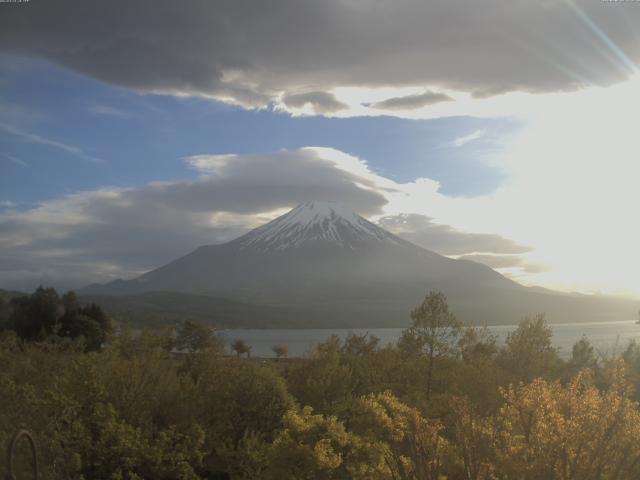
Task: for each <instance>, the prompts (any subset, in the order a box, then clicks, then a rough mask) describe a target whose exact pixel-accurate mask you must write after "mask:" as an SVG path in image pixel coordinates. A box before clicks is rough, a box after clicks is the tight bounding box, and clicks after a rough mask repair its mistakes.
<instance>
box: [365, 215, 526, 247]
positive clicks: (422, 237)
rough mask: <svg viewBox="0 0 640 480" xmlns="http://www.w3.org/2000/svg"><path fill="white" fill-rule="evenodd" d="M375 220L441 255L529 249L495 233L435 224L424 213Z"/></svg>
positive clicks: (383, 226)
mask: <svg viewBox="0 0 640 480" xmlns="http://www.w3.org/2000/svg"><path fill="white" fill-rule="evenodd" d="M378 223H379V224H380V226H381V227H382V228H386V229H387V230H389V231H391V232H393V233H395V234H397V235H398V236H400V237H402V238H404V239H406V240H408V241H410V242H413V243H415V244H416V245H420V246H422V247H424V248H427V249H429V250H433V251H434V252H437V253H440V254H442V255H464V254H470V253H473V252H485V253H497V254H521V253H525V252H528V251H530V250H531V249H530V248H528V247H525V246H522V245H518V244H517V243H515V242H514V241H513V240H509V239H507V238H504V237H501V236H499V235H493V234H486V233H466V232H460V231H458V230H456V229H454V228H453V227H451V226H449V225H439V224H435V223H433V222H432V219H431V218H429V217H426V216H424V215H418V214H403V215H394V216H388V217H383V218H381V219H380V220H379V221H378Z"/></svg>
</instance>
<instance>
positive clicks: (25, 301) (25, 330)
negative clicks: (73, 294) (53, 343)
mask: <svg viewBox="0 0 640 480" xmlns="http://www.w3.org/2000/svg"><path fill="white" fill-rule="evenodd" d="M11 307H12V313H11V317H10V319H9V323H10V324H11V326H12V328H13V329H14V330H15V332H16V334H17V335H18V336H19V337H20V338H22V339H23V340H43V339H44V338H46V337H47V336H48V335H53V334H56V333H57V332H58V330H59V328H60V318H61V317H62V315H63V313H64V311H63V310H62V308H61V305H60V298H59V297H58V293H57V292H56V291H55V290H54V289H53V288H44V287H42V286H39V287H38V288H37V289H36V291H35V292H33V294H31V295H25V296H20V297H14V298H12V299H11Z"/></svg>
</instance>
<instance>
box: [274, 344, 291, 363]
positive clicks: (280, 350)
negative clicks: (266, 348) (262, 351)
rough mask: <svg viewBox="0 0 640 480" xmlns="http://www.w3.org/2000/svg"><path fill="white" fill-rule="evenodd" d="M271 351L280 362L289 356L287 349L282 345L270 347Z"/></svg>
mask: <svg viewBox="0 0 640 480" xmlns="http://www.w3.org/2000/svg"><path fill="white" fill-rule="evenodd" d="M271 350H272V351H273V353H275V355H276V360H280V359H281V358H282V357H286V356H287V355H289V347H288V346H287V345H286V344H284V343H279V344H277V345H274V346H273V347H271Z"/></svg>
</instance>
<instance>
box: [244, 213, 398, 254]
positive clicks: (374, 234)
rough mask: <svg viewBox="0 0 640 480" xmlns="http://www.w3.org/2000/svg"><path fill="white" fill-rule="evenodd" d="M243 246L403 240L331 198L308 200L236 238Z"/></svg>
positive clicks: (272, 247)
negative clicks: (326, 199) (329, 200)
mask: <svg viewBox="0 0 640 480" xmlns="http://www.w3.org/2000/svg"><path fill="white" fill-rule="evenodd" d="M236 242H238V243H239V244H240V247H241V248H253V249H258V250H263V251H266V250H285V249H288V248H298V247H301V246H302V245H305V244H309V243H315V244H318V243H323V244H331V245H338V246H343V247H348V248H351V249H355V248H357V247H358V246H362V245H364V244H370V243H372V242H375V243H380V242H390V243H399V242H401V241H400V239H398V238H397V237H395V236H394V235H393V234H391V233H389V232H387V231H386V230H384V229H382V228H380V227H378V226H376V225H374V224H373V223H371V222H369V221H368V220H365V219H364V218H362V217H361V216H360V215H358V214H356V213H354V212H352V211H351V210H349V209H347V208H345V207H343V206H341V205H338V204H336V203H333V202H327V201H308V202H305V203H302V204H300V205H298V206H297V207H295V208H294V209H293V210H291V211H289V212H288V213H286V214H284V215H282V216H280V217H278V218H276V219H275V220H272V221H271V222H269V223H267V224H266V225H263V226H261V227H258V228H256V229H255V230H252V231H251V232H249V233H247V234H246V235H244V236H242V237H240V238H238V239H237V240H236Z"/></svg>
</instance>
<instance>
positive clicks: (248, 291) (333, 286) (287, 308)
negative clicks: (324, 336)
mask: <svg viewBox="0 0 640 480" xmlns="http://www.w3.org/2000/svg"><path fill="white" fill-rule="evenodd" d="M430 290H441V291H443V292H444V293H445V294H446V295H447V297H448V299H449V302H450V303H451V305H452V307H453V310H454V311H455V313H456V314H457V315H458V316H459V317H460V318H461V319H463V320H465V321H469V322H473V323H488V324H497V323H514V322H517V321H518V320H519V319H520V318H521V317H522V316H524V315H528V314H535V313H537V312H547V314H548V316H549V317H550V319H551V320H552V321H587V320H605V319H613V318H617V319H620V318H626V317H621V316H620V315H622V312H621V309H622V311H624V312H625V315H627V313H626V310H627V309H628V308H631V307H630V306H628V305H626V304H624V306H622V304H620V302H617V301H615V300H613V299H604V298H600V297H598V298H590V297H584V296H575V295H568V294H560V293H555V292H551V291H548V292H547V291H540V290H539V289H530V288H527V287H524V286H522V285H520V284H518V283H516V282H514V281H512V280H509V279H507V278H506V277H504V276H502V275H500V274H499V273H497V272H495V271H494V270H492V269H490V268H489V267H487V266H485V265H482V264H479V263H475V262H471V261H466V260H454V259H450V258H447V257H444V256H441V255H439V254H437V253H435V252H432V251H430V250H426V249H424V248H422V247H418V246H417V245H414V244H412V243H410V242H408V241H406V240H403V239H401V238H400V237H397V236H396V235H394V234H392V233H390V232H388V231H387V230H384V229H382V228H380V227H378V226H377V225H375V224H373V223H371V222H369V221H368V220H366V219H364V218H363V217H361V216H359V215H357V214H355V213H354V212H352V211H350V210H348V209H345V208H343V207H341V206H339V205H336V204H333V203H331V202H305V203H303V204H301V205H299V206H297V207H296V208H294V209H293V210H291V211H290V212H288V213H286V214H285V215H282V216H281V217H278V218H276V219H275V220H273V221H271V222H269V223H267V224H265V225H262V226H261V227H258V228H256V229H254V230H252V231H250V232H248V233H246V234H245V235H243V236H241V237H239V238H237V239H235V240H232V241H230V242H227V243H223V244H218V245H207V246H202V247H200V248H197V249H196V250H194V251H193V252H192V253H190V254H188V255H186V256H184V257H182V258H179V259H177V260H175V261H173V262H170V263H168V264H167V265H164V266H162V267H160V268H157V269H155V270H152V271H150V272H148V273H146V274H144V275H142V276H140V277H138V278H135V279H132V280H116V281H114V282H111V283H108V284H105V285H91V286H89V287H86V288H85V289H83V290H81V291H80V293H81V294H83V295H85V296H86V295H89V294H90V295H92V296H93V297H95V296H96V295H100V296H105V295H109V296H128V297H131V296H136V295H138V296H139V295H142V294H145V295H147V296H148V295H150V292H155V295H156V296H155V297H153V298H157V296H158V295H160V293H159V292H165V293H167V294H168V293H169V292H170V293H171V294H172V295H173V297H172V298H173V299H174V301H180V300H179V298H180V297H179V296H178V297H176V294H177V293H182V294H185V295H186V296H185V297H184V301H185V302H189V301H191V300H189V298H190V297H188V296H189V295H198V296H199V297H198V298H200V299H201V298H203V296H205V297H210V298H215V299H224V301H225V302H235V303H234V305H235V306H236V307H235V308H231V309H227V310H226V311H227V312H232V313H229V314H228V315H227V316H226V318H224V319H223V320H222V321H223V323H224V324H226V325H227V326H233V325H234V322H236V320H238V321H240V320H241V323H242V325H245V326H246V325H247V324H249V325H252V326H268V325H263V324H262V323H261V319H260V318H259V317H260V313H259V312H260V311H261V310H260V308H256V307H257V306H260V307H262V308H263V309H264V312H265V315H267V316H269V318H271V319H273V318H276V319H277V320H278V321H277V324H278V325H292V326H293V325H295V326H314V327H318V326H331V327H338V326H349V327H351V326H371V327H373V326H402V325H406V324H407V323H408V318H409V311H410V310H411V308H412V307H413V306H415V305H416V304H417V303H419V302H420V300H421V299H422V298H423V297H424V295H425V294H426V293H427V292H428V291H430ZM176 298H177V300H176ZM94 299H95V298H94ZM102 300H103V303H104V304H105V305H107V306H108V304H109V303H110V302H113V301H115V300H116V299H113V298H112V299H111V300H109V299H108V298H107V297H104V298H102ZM146 301H148V297H147V300H146ZM215 305H217V304H213V306H212V309H215V308H216V306H215ZM244 306H251V308H244ZM631 312H633V310H631V309H630V310H629V313H628V315H631ZM249 316H250V317H251V319H249V320H248V319H247V317H249ZM629 318H631V317H630V316H629Z"/></svg>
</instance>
